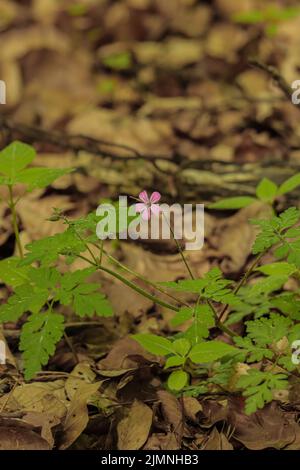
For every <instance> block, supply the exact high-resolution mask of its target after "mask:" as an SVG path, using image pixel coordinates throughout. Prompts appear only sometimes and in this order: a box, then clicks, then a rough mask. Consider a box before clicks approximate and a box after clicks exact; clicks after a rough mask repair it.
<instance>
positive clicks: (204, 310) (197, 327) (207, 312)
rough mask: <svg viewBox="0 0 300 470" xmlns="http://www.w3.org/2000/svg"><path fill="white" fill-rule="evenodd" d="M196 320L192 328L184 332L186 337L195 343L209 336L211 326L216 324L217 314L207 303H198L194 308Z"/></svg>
mask: <svg viewBox="0 0 300 470" xmlns="http://www.w3.org/2000/svg"><path fill="white" fill-rule="evenodd" d="M193 313H194V321H193V324H192V325H191V327H190V328H188V330H187V331H186V332H185V333H184V335H185V337H186V338H187V339H188V340H189V341H190V342H192V343H193V344H194V343H198V341H199V340H201V339H204V338H207V337H208V336H209V330H210V328H213V327H214V326H215V316H214V312H213V311H212V309H211V307H210V306H209V305H207V304H204V305H198V306H197V307H195V308H194V312H193Z"/></svg>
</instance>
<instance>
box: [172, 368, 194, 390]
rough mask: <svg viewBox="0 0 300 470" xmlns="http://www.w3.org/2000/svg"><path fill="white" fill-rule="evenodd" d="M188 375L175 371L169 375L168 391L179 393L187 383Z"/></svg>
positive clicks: (182, 371) (181, 371)
mask: <svg viewBox="0 0 300 470" xmlns="http://www.w3.org/2000/svg"><path fill="white" fill-rule="evenodd" d="M188 380H189V375H188V373H187V372H185V371H184V370H176V371H174V372H172V373H171V374H170V375H169V378H168V387H169V389H170V390H174V391H176V392H179V390H182V389H183V388H184V387H185V386H186V384H187V383H188Z"/></svg>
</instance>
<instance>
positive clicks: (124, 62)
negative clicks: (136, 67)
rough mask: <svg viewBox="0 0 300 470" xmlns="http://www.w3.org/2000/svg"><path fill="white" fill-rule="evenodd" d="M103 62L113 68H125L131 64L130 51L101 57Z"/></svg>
mask: <svg viewBox="0 0 300 470" xmlns="http://www.w3.org/2000/svg"><path fill="white" fill-rule="evenodd" d="M102 62H103V64H104V65H105V66H106V67H108V68H110V69H113V70H127V69H129V68H130V67H131V65H132V58H131V54H130V52H127V51H125V52H120V53H118V54H113V55H110V56H107V57H104V58H103V59H102Z"/></svg>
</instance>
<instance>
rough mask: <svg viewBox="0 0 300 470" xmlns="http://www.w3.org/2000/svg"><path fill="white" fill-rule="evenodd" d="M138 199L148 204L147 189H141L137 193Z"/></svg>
mask: <svg viewBox="0 0 300 470" xmlns="http://www.w3.org/2000/svg"><path fill="white" fill-rule="evenodd" d="M139 199H140V200H141V201H142V202H144V203H145V204H149V202H150V201H149V196H148V193H147V191H145V190H144V191H142V192H141V193H140V194H139Z"/></svg>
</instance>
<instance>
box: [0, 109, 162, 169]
mask: <svg viewBox="0 0 300 470" xmlns="http://www.w3.org/2000/svg"><path fill="white" fill-rule="evenodd" d="M0 130H5V131H8V132H9V134H12V133H16V134H20V135H22V137H23V138H25V139H27V140H29V141H30V142H44V143H47V144H52V145H55V146H57V147H59V148H61V149H65V150H71V151H73V152H75V153H77V152H80V151H84V152H88V153H92V154H94V155H98V156H101V157H109V158H111V159H112V160H123V161H126V160H136V159H137V158H140V159H144V160H147V161H149V162H151V163H153V164H154V165H155V167H156V168H157V165H156V162H157V161H159V160H166V161H170V158H169V157H168V156H166V155H148V154H142V153H140V152H139V151H138V150H136V149H135V148H133V147H131V146H129V145H123V144H116V143H114V142H108V141H105V140H102V139H95V138H93V137H89V136H86V135H80V134H79V135H70V134H62V133H59V132H52V131H51V132H50V131H46V130H44V129H42V128H39V127H32V126H27V125H24V124H21V123H15V122H13V121H11V120H10V119H8V118H6V117H5V116H0ZM117 150H119V152H118V151H117ZM121 150H122V151H123V153H122V154H121Z"/></svg>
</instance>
